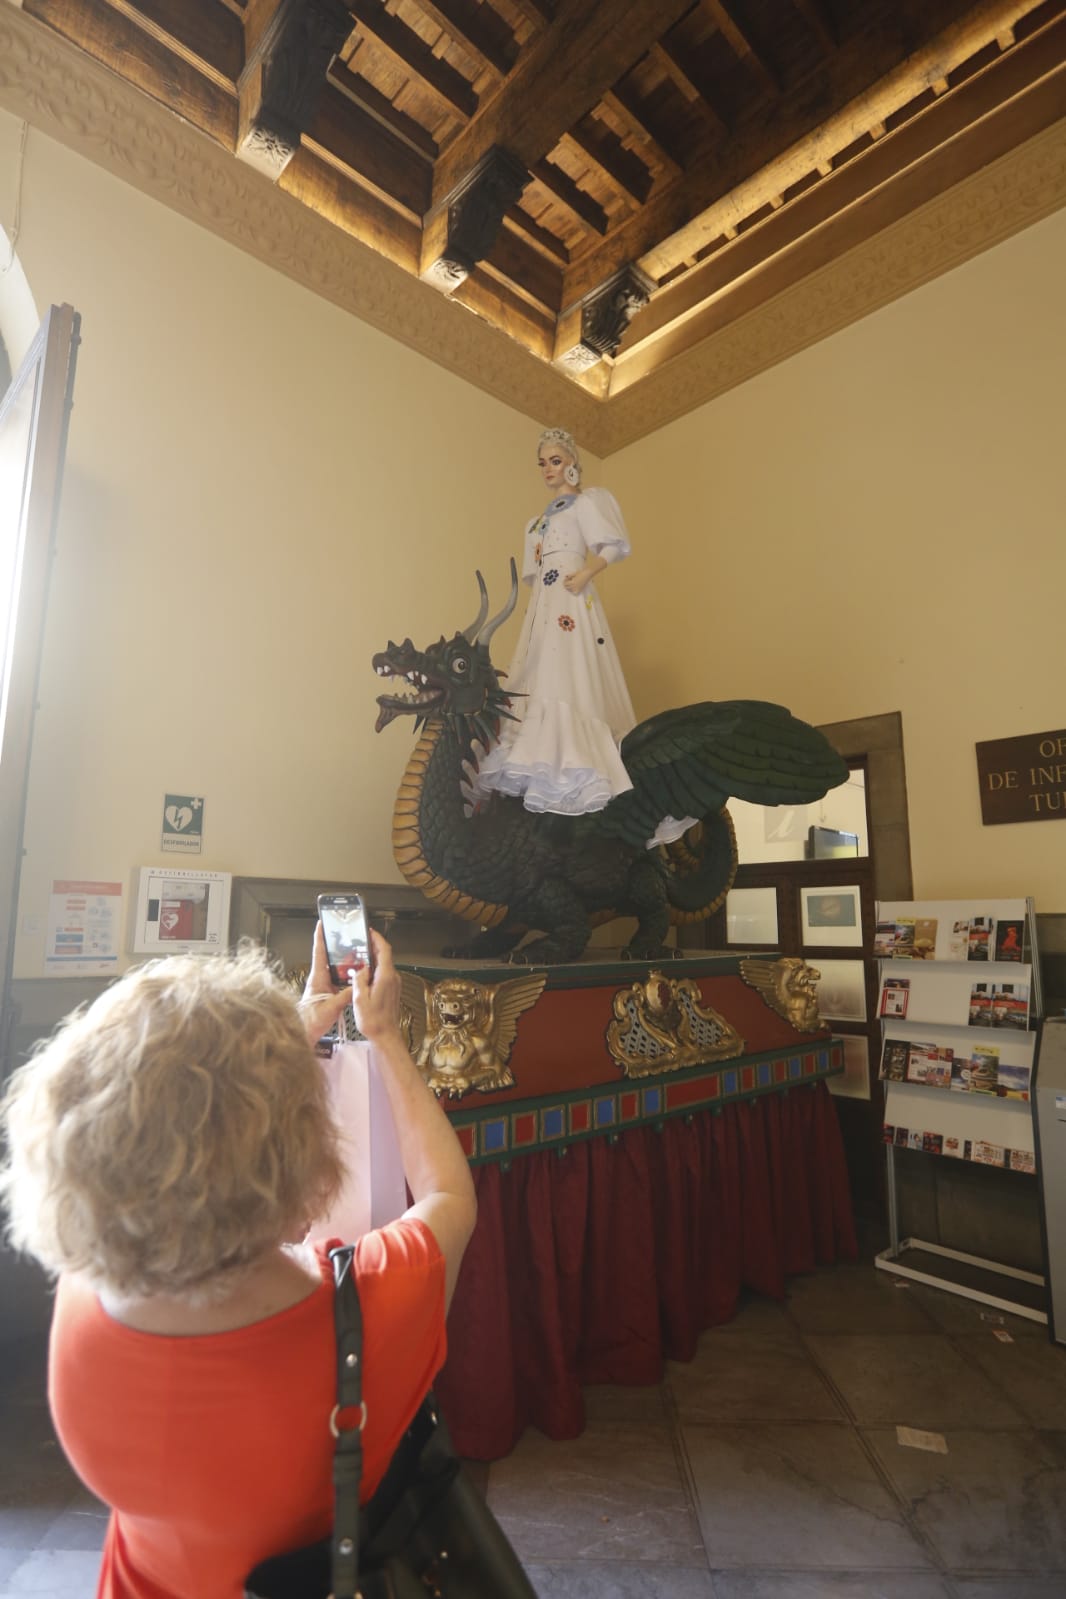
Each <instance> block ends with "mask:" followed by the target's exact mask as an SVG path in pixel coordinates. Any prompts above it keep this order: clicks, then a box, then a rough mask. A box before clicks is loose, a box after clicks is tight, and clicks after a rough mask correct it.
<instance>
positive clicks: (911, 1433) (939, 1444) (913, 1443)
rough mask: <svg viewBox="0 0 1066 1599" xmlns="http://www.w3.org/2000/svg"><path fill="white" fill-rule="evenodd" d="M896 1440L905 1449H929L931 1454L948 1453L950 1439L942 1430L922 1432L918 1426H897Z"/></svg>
mask: <svg viewBox="0 0 1066 1599" xmlns="http://www.w3.org/2000/svg"><path fill="white" fill-rule="evenodd" d="M896 1442H897V1443H898V1444H902V1446H903V1448H904V1449H927V1450H928V1451H929V1453H930V1454H931V1455H946V1454H947V1452H948V1441H947V1439H946V1438H945V1437H944V1434H943V1433H942V1432H922V1431H921V1429H920V1428H918V1427H897V1428H896Z"/></svg>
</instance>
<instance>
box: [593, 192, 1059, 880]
mask: <svg viewBox="0 0 1066 1599" xmlns="http://www.w3.org/2000/svg"><path fill="white" fill-rule="evenodd" d="M1064 281H1066V212H1060V213H1058V214H1056V215H1055V216H1053V217H1051V218H1049V219H1047V220H1046V221H1044V222H1041V223H1038V224H1037V225H1035V226H1034V227H1032V228H1030V229H1028V230H1027V231H1026V232H1025V233H1023V234H1020V235H1018V236H1017V237H1015V238H1013V239H1011V240H1009V241H1007V242H1006V243H1004V244H1001V245H999V246H998V247H997V248H996V249H994V250H991V251H988V252H987V253H986V254H984V255H982V256H979V257H977V258H976V259H975V260H973V261H971V262H969V263H968V264H967V265H966V266H964V267H961V268H959V269H958V270H956V271H955V272H952V273H950V274H949V275H947V276H945V277H942V278H939V279H937V280H936V281H935V282H933V283H930V284H928V285H927V286H926V287H924V288H922V289H919V290H918V291H917V292H915V293H913V294H910V295H908V296H907V297H906V298H904V299H902V300H899V301H897V302H896V303H895V304H893V305H890V306H888V307H886V308H885V309H884V310H882V311H879V312H877V313H876V314H875V315H873V316H870V317H868V318H866V320H865V321H863V322H861V323H859V324H857V325H855V326H854V327H851V328H848V329H846V330H845V331H844V332H841V333H838V334H837V335H835V337H833V338H831V339H828V340H826V341H825V342H823V343H821V344H819V345H816V346H815V347H813V348H812V349H810V350H807V351H805V352H804V353H803V354H801V355H799V356H796V357H795V358H793V359H792V360H790V361H787V362H785V363H783V364H782V365H781V366H778V367H775V368H774V369H773V370H771V371H769V372H766V373H764V374H763V375H762V376H760V377H758V378H755V379H753V380H752V381H751V382H749V383H747V384H745V385H744V386H743V387H741V388H739V389H737V390H734V391H733V392H732V393H730V394H727V395H725V396H724V397H722V398H721V399H718V400H716V401H714V402H712V403H711V404H709V405H706V406H704V407H702V408H701V409H700V410H698V411H696V412H694V413H693V414H691V415H689V416H687V417H685V418H684V419H683V420H681V421H679V422H676V423H674V424H673V425H671V426H670V427H667V428H664V429H662V430H661V431H659V432H658V433H655V434H653V435H651V436H650V437H648V438H647V439H645V440H643V441H642V442H640V443H639V444H635V445H633V446H631V447H630V448H629V449H627V450H625V451H623V452H622V453H621V454H620V455H618V456H612V457H611V458H610V459H609V460H608V461H607V462H606V465H605V479H606V481H607V482H608V484H609V485H610V486H611V487H612V488H613V489H614V490H615V491H616V493H617V494H618V496H619V498H620V500H621V502H622V504H623V506H624V509H625V512H626V515H627V517H628V518H629V520H630V523H631V525H632V526H633V529H634V534H635V537H636V538H637V539H638V540H639V548H640V551H641V559H640V560H639V562H638V561H637V560H633V561H631V562H628V563H627V565H626V566H625V567H622V568H620V569H619V570H618V571H617V573H612V575H611V583H612V604H613V608H614V612H615V613H617V612H618V611H619V610H621V611H623V612H624V613H626V614H627V615H628V617H629V618H630V619H631V621H630V627H631V635H632V636H631V646H632V647H631V648H630V650H629V653H628V655H627V666H628V670H629V682H630V687H631V689H632V690H633V694H634V699H635V701H636V703H637V711H638V714H642V713H643V714H647V713H649V712H651V711H653V710H657V709H659V708H660V707H662V706H664V705H667V704H671V703H683V702H684V701H686V700H697V699H704V698H707V699H727V698H732V697H735V696H736V697H741V696H751V697H758V698H768V699H780V700H782V701H783V702H784V703H785V704H787V705H789V706H790V707H791V708H792V709H793V710H794V711H795V713H796V714H797V715H799V716H802V717H804V718H805V719H806V720H808V721H812V722H816V723H822V722H835V721H839V720H845V719H850V718H853V717H859V716H866V715H873V714H877V713H879V712H884V711H897V710H898V711H901V712H902V715H903V735H904V745H905V755H906V764H907V782H908V791H909V808H910V822H911V845H912V857H913V864H914V890H915V893H916V894H918V895H920V896H922V897H927V898H936V897H949V896H956V895H958V896H980V895H982V894H988V895H1012V894H1025V893H1031V894H1033V895H1035V897H1036V901H1037V908H1038V909H1039V910H1041V911H1063V910H1066V819H1064V820H1062V821H1054V820H1053V821H1047V822H1040V823H1018V824H1014V825H1007V826H997V827H984V826H982V823H981V815H980V807H979V802H978V788H977V776H976V766H975V757H974V744H975V742H978V741H980V740H984V739H993V738H1006V737H1011V736H1014V735H1016V734H1024V733H1036V732H1041V731H1043V730H1045V729H1052V728H1063V727H1066V668H1064V664H1063V639H1064V634H1066V609H1064V595H1066V518H1064V511H1063V505H1064V495H1063V467H1062V451H1063V429H1064V421H1066V403H1064V398H1063V373H1064V372H1066V310H1064V306H1063V295H1062V285H1063V282H1064ZM682 546H683V550H684V559H683V561H680V560H679V558H678V557H679V549H680V548H681V547H682ZM638 617H639V622H638V620H637V618H638ZM667 619H668V620H667Z"/></svg>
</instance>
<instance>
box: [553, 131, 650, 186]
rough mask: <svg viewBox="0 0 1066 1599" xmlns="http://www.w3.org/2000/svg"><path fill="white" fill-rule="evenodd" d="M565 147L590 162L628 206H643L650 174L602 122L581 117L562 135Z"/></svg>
mask: <svg viewBox="0 0 1066 1599" xmlns="http://www.w3.org/2000/svg"><path fill="white" fill-rule="evenodd" d="M562 143H563V144H564V145H567V144H568V145H570V146H571V147H572V148H573V149H574V150H575V151H576V152H577V153H578V154H579V155H581V156H584V158H585V159H586V160H587V161H591V162H592V163H593V165H594V166H595V167H596V168H597V170H598V171H599V172H601V173H602V174H603V177H604V178H605V179H606V181H607V182H608V183H609V184H610V186H611V188H612V189H613V190H614V191H615V193H616V194H618V195H620V196H621V198H622V199H623V200H624V201H625V203H626V205H627V206H630V207H632V206H633V205H643V204H644V201H645V200H646V199H647V198H648V195H649V193H650V191H651V186H652V183H653V182H654V179H653V178H652V175H651V173H650V172H649V171H648V169H647V167H646V166H645V165H644V163H643V161H641V160H640V159H639V157H637V156H635V155H634V154H633V153H632V151H630V150H627V149H626V147H625V145H623V144H622V143H621V142H620V140H618V139H616V138H615V137H614V135H613V134H612V133H611V132H610V131H609V129H607V128H606V127H605V126H604V125H603V123H602V122H598V121H597V120H596V119H595V118H594V117H582V119H581V121H580V122H579V123H578V124H577V126H576V127H573V128H571V129H570V132H569V133H564V134H563V138H562Z"/></svg>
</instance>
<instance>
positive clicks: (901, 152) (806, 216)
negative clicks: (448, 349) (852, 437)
mask: <svg viewBox="0 0 1066 1599" xmlns="http://www.w3.org/2000/svg"><path fill="white" fill-rule="evenodd" d="M1064 62H1066V18H1059V20H1058V21H1057V22H1054V23H1052V24H1050V25H1049V26H1048V28H1046V29H1045V30H1043V32H1042V33H1041V34H1040V35H1039V36H1035V37H1033V38H1031V39H1029V40H1026V41H1025V43H1024V44H1022V45H1020V46H1019V47H1018V48H1017V49H1015V50H1011V51H1010V52H1009V53H1008V54H1006V55H1003V56H1000V57H999V59H998V60H996V61H994V62H993V63H991V64H990V65H989V66H987V67H985V68H984V69H983V70H981V71H980V72H978V73H975V74H974V76H973V77H971V78H968V79H967V80H966V81H965V82H964V83H962V84H960V85H959V87H958V88H957V89H954V90H952V91H951V92H950V93H949V94H946V95H943V96H941V98H939V99H938V100H935V101H933V102H932V103H931V104H929V105H927V106H925V107H924V109H922V110H920V111H918V112H916V114H915V115H914V116H913V117H910V118H909V119H908V120H907V121H905V122H903V123H902V124H901V125H900V126H899V127H898V128H897V129H895V131H893V132H892V133H890V134H887V135H886V136H884V137H883V138H881V139H878V140H877V141H876V142H875V143H874V144H872V145H870V146H869V147H868V148H867V149H866V150H864V151H862V152H861V153H860V154H859V155H857V156H855V157H854V158H853V159H852V160H850V161H847V162H845V163H844V164H843V165H842V166H840V167H837V168H835V169H832V170H831V171H830V172H829V173H828V174H827V175H826V176H825V177H824V178H822V180H821V181H820V182H818V183H815V184H812V185H811V186H810V187H809V188H807V189H806V190H804V192H803V193H802V194H800V195H798V196H797V197H796V198H795V199H793V200H790V201H789V203H788V205H786V206H785V207H783V208H782V209H780V210H778V211H775V212H774V214H773V215H772V216H768V217H767V218H766V219H765V220H764V221H762V222H760V223H759V224H758V226H756V227H753V228H751V229H750V230H747V231H745V232H744V233H742V234H740V235H739V237H737V238H736V239H735V240H733V241H732V242H731V243H729V244H725V245H723V246H722V247H721V248H720V249H719V250H716V251H715V252H714V253H713V254H712V255H710V256H708V257H707V259H706V260H705V261H702V262H700V263H699V265H698V266H696V267H694V268H693V269H692V270H691V271H689V272H687V273H685V274H684V276H683V277H680V278H678V279H677V281H676V282H674V283H672V284H670V285H669V286H667V287H665V288H662V289H660V290H659V292H658V293H657V294H656V295H655V298H654V300H653V301H652V303H651V304H650V305H649V306H648V307H647V309H646V310H644V311H643V312H642V313H641V317H640V321H639V323H638V324H637V325H636V326H635V327H634V329H633V333H632V334H631V335H629V336H628V337H627V340H626V344H627V346H629V345H630V344H631V343H632V345H633V346H634V347H635V345H636V343H637V342H644V341H647V340H649V339H652V338H655V337H657V336H658V335H659V334H661V333H662V332H663V331H664V330H666V329H669V328H670V327H671V325H672V324H675V323H679V322H681V321H682V320H683V319H684V318H686V317H689V316H691V315H692V314H693V313H694V312H698V311H699V310H700V309H701V307H702V306H704V304H705V303H706V302H707V301H709V300H711V299H713V298H714V297H716V296H717V295H720V294H722V293H723V292H728V290H729V289H730V287H731V285H732V284H733V283H735V282H736V281H737V280H739V279H740V278H742V277H745V276H746V275H747V274H748V273H750V272H753V271H756V270H761V269H763V268H765V267H766V266H767V263H769V262H770V261H772V260H775V259H777V258H780V257H783V256H784V254H785V252H786V251H789V250H792V249H793V247H794V246H796V245H797V241H800V240H804V239H809V238H810V237H811V236H812V235H813V234H814V233H815V232H818V231H819V230H821V232H822V234H823V242H822V244H821V245H819V246H818V247H817V249H818V250H820V251H821V252H822V255H821V256H819V257H818V259H823V257H825V258H828V257H826V256H825V252H826V251H828V252H829V255H831V254H832V253H833V252H836V253H839V252H840V250H841V249H842V248H851V247H852V246H854V245H855V244H856V243H858V242H860V241H861V239H862V238H866V237H869V236H870V234H871V233H872V232H876V231H877V230H878V229H880V228H882V227H884V226H885V225H886V222H890V221H895V220H898V218H899V216H901V215H904V214H906V211H907V210H910V209H913V208H914V207H915V205H922V204H925V203H926V202H927V201H928V200H931V199H932V198H934V196H935V195H936V194H938V193H940V192H942V190H943V189H944V188H946V187H949V186H950V184H951V183H955V182H958V181H959V180H960V178H962V177H965V176H967V175H968V173H969V172H970V171H971V170H973V169H974V168H975V167H977V166H980V165H986V164H987V163H988V162H989V161H990V160H993V159H995V157H996V156H997V155H999V154H1001V153H1003V151H1004V150H1005V149H1006V148H1009V147H1010V145H1011V143H1012V142H1020V141H1021V139H1024V138H1027V137H1031V136H1032V135H1033V134H1035V133H1037V132H1039V131H1040V129H1041V127H1042V126H1044V123H1045V120H1046V117H1047V105H1048V104H1049V103H1051V102H1050V101H1049V100H1048V99H1046V98H1042V97H1045V96H1052V95H1054V94H1055V93H1056V92H1058V93H1059V94H1061V93H1062V92H1063V88H1064V86H1066V67H1064V66H1063V63H1064ZM1022 118H1025V119H1026V120H1025V121H1024V122H1022V121H1021V119H1022ZM916 183H922V184H924V187H923V188H922V189H921V190H920V191H919V192H918V193H917V194H916V193H915V190H914V185H915V184H916ZM882 191H883V194H884V196H886V197H887V196H892V198H891V200H888V199H886V200H885V201H884V203H883V202H882V198H881V194H882ZM888 206H890V207H891V209H886V207H888ZM845 212H848V213H849V216H848V218H847V219H845V218H844V213H845ZM827 229H830V230H832V235H831V236H832V241H833V242H832V245H831V246H830V245H828V244H827V243H826V242H825V239H827V238H828V237H829V234H828V233H827V232H826V230H827ZM845 237H846V239H847V243H846V245H845V244H843V243H842V241H843V240H844V238H845ZM804 249H805V250H806V251H808V253H807V260H808V261H809V260H810V259H811V258H812V255H811V252H813V251H814V250H815V246H814V245H813V243H812V244H811V245H810V247H809V249H808V246H807V245H805V246H804ZM804 270H809V267H805V268H804ZM796 275H797V276H802V275H803V274H802V272H800V273H797V274H796Z"/></svg>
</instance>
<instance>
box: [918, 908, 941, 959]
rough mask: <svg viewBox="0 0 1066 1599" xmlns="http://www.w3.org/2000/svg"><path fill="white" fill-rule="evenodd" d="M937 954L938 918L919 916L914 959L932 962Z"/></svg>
mask: <svg viewBox="0 0 1066 1599" xmlns="http://www.w3.org/2000/svg"><path fill="white" fill-rule="evenodd" d="M935 954H936V917H935V916H919V917H917V918H916V919H915V923H914V958H915V960H921V961H931V960H932V959H933V958H934V956H935Z"/></svg>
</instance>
